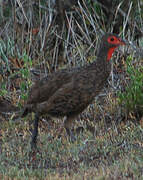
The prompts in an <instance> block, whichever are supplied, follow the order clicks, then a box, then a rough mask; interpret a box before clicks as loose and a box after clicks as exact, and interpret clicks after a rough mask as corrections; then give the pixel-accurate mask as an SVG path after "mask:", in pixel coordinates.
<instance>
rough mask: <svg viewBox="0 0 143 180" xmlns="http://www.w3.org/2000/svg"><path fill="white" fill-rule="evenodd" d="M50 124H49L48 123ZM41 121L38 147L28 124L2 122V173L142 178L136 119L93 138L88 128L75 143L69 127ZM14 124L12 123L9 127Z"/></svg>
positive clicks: (18, 176)
mask: <svg viewBox="0 0 143 180" xmlns="http://www.w3.org/2000/svg"><path fill="white" fill-rule="evenodd" d="M46 126H47V127H46ZM50 126H51V125H50V124H49V123H47V122H41V123H40V133H39V137H38V150H37V151H35V152H33V151H31V148H30V140H31V133H30V130H29V123H28V122H27V121H22V123H21V122H18V123H15V122H13V121H11V122H10V121H9V122H5V123H3V127H2V130H1V154H0V162H1V164H0V174H1V177H2V178H5V179H6V178H8V177H9V178H11V179H30V178H31V179H35V178H36V179H50V178H51V179H76V178H78V179H83V178H85V179H86V178H87V179H88V177H89V179H118V178H121V179H122V178H123V179H128V178H129V179H136V178H137V177H138V178H139V179H141V177H143V171H142V168H143V153H142V152H143V138H142V137H143V128H142V127H141V126H140V125H136V124H134V123H133V122H131V121H128V122H126V123H123V122H122V123H121V124H120V125H118V129H117V130H116V131H115V129H114V127H113V126H111V127H110V128H109V129H108V131H107V132H106V133H104V134H102V133H100V134H99V135H97V136H96V137H94V136H93V135H92V134H91V133H90V132H89V131H86V130H85V131H84V133H83V134H80V135H79V136H78V137H77V141H76V142H75V143H70V142H69V140H68V139H67V136H66V133H65V131H63V132H62V134H61V138H58V137H55V136H54V134H56V133H57V131H58V129H57V128H56V127H55V128H54V129H52V128H49V127H50ZM7 127H9V128H7Z"/></svg>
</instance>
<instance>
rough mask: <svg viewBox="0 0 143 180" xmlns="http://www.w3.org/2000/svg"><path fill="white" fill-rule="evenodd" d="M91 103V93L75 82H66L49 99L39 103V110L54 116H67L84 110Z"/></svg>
mask: <svg viewBox="0 0 143 180" xmlns="http://www.w3.org/2000/svg"><path fill="white" fill-rule="evenodd" d="M89 103H90V95H89V94H88V93H84V92H83V91H82V87H81V89H80V88H79V87H78V86H76V84H74V83H73V82H70V83H67V84H64V85H63V86H62V87H61V88H60V89H58V90H57V91H56V92H55V93H54V94H53V96H51V97H50V98H49V100H48V101H45V102H43V103H40V104H38V105H37V111H39V112H40V113H41V114H45V113H47V114H50V115H52V116H57V117H59V116H65V115H70V114H78V113H80V112H82V111H83V110H84V109H85V108H86V107H87V106H88V104H89Z"/></svg>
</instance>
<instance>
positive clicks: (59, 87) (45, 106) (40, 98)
mask: <svg viewBox="0 0 143 180" xmlns="http://www.w3.org/2000/svg"><path fill="white" fill-rule="evenodd" d="M122 45H126V41H125V40H123V39H122V38H120V37H119V36H118V35H116V34H113V33H105V34H104V35H103V36H102V38H101V42H100V46H99V49H98V52H97V56H96V59H95V61H93V62H92V63H90V64H86V65H84V66H82V67H74V68H71V69H63V70H57V71H56V72H53V73H51V74H48V75H47V76H45V77H43V78H42V79H41V80H39V81H37V82H36V83H35V84H34V85H32V87H31V89H30V91H29V93H28V98H27V102H26V104H25V106H24V110H23V112H22V115H21V117H25V116H26V115H27V114H28V113H31V112H34V113H35V120H34V129H33V132H32V141H31V147H37V145H36V144H37V136H38V123H39V117H40V116H41V115H45V114H47V115H49V116H51V117H56V118H64V128H65V129H66V132H67V134H68V135H69V137H70V138H71V140H73V141H74V140H75V137H74V135H73V134H72V131H71V130H70V126H71V124H72V123H73V122H74V121H75V119H76V118H77V116H78V115H79V114H80V113H82V112H83V111H84V110H85V109H86V108H87V107H88V105H89V104H91V103H92V102H93V100H94V98H95V97H96V96H97V95H98V94H99V93H100V91H101V90H102V89H103V87H104V85H105V83H106V82H107V79H108V77H109V75H110V72H111V61H110V59H111V57H112V54H113V52H114V51H115V49H116V48H117V47H119V46H122Z"/></svg>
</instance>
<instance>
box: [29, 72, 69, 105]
mask: <svg viewBox="0 0 143 180" xmlns="http://www.w3.org/2000/svg"><path fill="white" fill-rule="evenodd" d="M71 78H72V72H68V71H60V72H55V73H52V74H49V75H48V76H46V77H44V78H43V79H42V80H40V81H37V82H36V83H35V84H34V85H33V86H32V87H31V89H30V91H29V95H28V100H27V104H33V103H41V102H44V101H47V100H48V99H49V98H50V97H51V96H52V95H53V94H54V93H55V92H56V91H57V90H58V89H59V88H60V87H62V86H63V85H64V84H67V83H68V82H70V80H71Z"/></svg>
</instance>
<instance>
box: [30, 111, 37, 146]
mask: <svg viewBox="0 0 143 180" xmlns="http://www.w3.org/2000/svg"><path fill="white" fill-rule="evenodd" d="M38 123H39V113H36V114H35V120H34V129H33V132H32V141H31V148H36V147H37V146H36V143H37V136H38Z"/></svg>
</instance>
